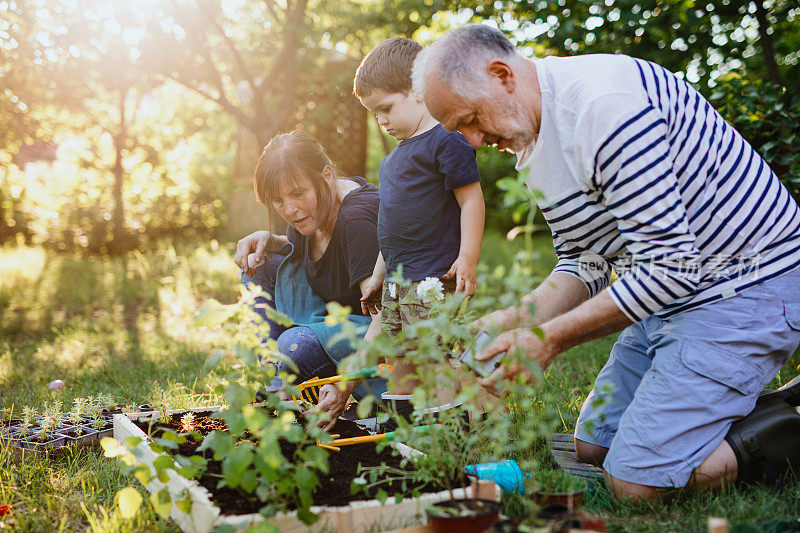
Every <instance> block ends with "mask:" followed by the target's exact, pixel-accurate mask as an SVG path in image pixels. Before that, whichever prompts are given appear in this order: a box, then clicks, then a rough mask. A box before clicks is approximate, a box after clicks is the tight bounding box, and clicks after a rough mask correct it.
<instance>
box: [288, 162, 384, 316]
mask: <svg viewBox="0 0 800 533" xmlns="http://www.w3.org/2000/svg"><path fill="white" fill-rule="evenodd" d="M344 179H350V180H352V181H355V182H356V183H357V184H358V185H359V187H358V188H357V189H353V190H352V191H350V192H349V193H347V194H346V195H345V197H344V198H343V199H342V203H341V205H340V206H339V214H338V215H337V216H336V223H335V224H334V226H333V233H332V234H331V240H330V242H329V243H328V247H327V248H326V249H325V253H324V254H322V257H320V258H319V259H318V260H317V261H312V260H311V257H310V255H309V252H310V245H311V239H310V236H306V235H303V234H302V233H300V232H299V231H297V230H296V229H294V228H293V227H291V226H289V227H288V228H287V229H286V237H287V238H288V239H289V242H291V243H292V244H294V245H295V247H297V248H298V249H299V250H300V252H302V254H303V268H304V269H305V271H306V276H307V277H308V284H309V285H310V286H311V288H312V289H314V291H315V292H316V293H317V294H319V296H320V297H321V298H322V299H323V300H325V301H326V302H338V303H340V304H342V305H349V306H350V308H351V309H352V311H351V313H353V314H357V315H360V314H363V313H362V312H361V302H360V300H361V289H360V288H359V284H360V283H361V281H362V280H363V279H364V278H368V277H369V276H371V275H372V271H373V269H374V268H375V261H376V260H377V259H378V238H377V230H376V224H377V220H378V202H379V200H378V188H377V187H375V186H374V185H372V184H371V183H367V180H365V179H364V178H360V177H353V178H344Z"/></svg>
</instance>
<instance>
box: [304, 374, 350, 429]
mask: <svg viewBox="0 0 800 533" xmlns="http://www.w3.org/2000/svg"><path fill="white" fill-rule="evenodd" d="M359 383H360V381H348V382H346V383H344V389H343V390H342V389H340V388H339V386H338V385H337V384H336V383H331V384H328V385H323V386H322V387H320V388H319V402H317V406H316V407H315V408H314V410H316V411H317V412H319V413H320V414H326V415H328V416H329V417H330V420H327V417H325V418H326V420H322V421H320V423H319V425H320V427H321V428H322V429H323V430H324V431H330V430H331V428H333V426H335V425H336V419H337V418H338V417H339V415H340V414H342V413H344V410H345V409H347V399H348V398H350V394H351V393H352V392H353V391H354V390H355V389H356V387H358V384H359Z"/></svg>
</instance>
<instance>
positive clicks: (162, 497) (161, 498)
mask: <svg viewBox="0 0 800 533" xmlns="http://www.w3.org/2000/svg"><path fill="white" fill-rule="evenodd" d="M150 503H151V504H152V505H153V509H155V510H156V513H158V516H160V517H161V518H162V519H164V520H167V519H168V518H169V512H170V511H171V510H172V498H170V496H169V491H168V490H167V489H166V488H163V489H161V490H159V491H158V492H154V493H153V494H151V495H150Z"/></svg>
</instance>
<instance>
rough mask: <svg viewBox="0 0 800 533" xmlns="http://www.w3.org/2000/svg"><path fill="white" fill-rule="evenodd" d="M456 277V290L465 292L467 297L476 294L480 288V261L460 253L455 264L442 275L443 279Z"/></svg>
mask: <svg viewBox="0 0 800 533" xmlns="http://www.w3.org/2000/svg"><path fill="white" fill-rule="evenodd" d="M453 276H455V278H456V292H465V293H467V297H469V296H472V295H473V294H475V290H476V289H477V288H478V284H477V279H478V263H477V261H475V260H472V259H469V258H467V257H465V256H462V255H459V256H458V257H457V258H456V260H455V261H454V262H453V266H451V267H450V270H448V271H447V274H445V275H444V276H442V278H443V279H450V278H452V277H453Z"/></svg>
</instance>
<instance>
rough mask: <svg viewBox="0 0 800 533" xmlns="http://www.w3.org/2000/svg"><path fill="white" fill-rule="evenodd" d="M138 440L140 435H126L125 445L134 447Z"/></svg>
mask: <svg viewBox="0 0 800 533" xmlns="http://www.w3.org/2000/svg"><path fill="white" fill-rule="evenodd" d="M140 442H142V438H141V437H128V438H127V439H125V446H127V447H128V448H129V449H133V448H136V447H137V446H138V445H139V443H140Z"/></svg>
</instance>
